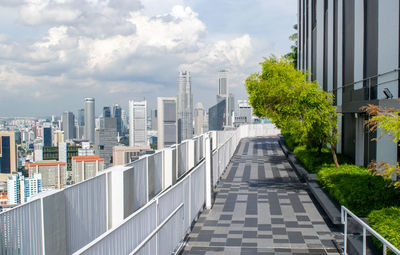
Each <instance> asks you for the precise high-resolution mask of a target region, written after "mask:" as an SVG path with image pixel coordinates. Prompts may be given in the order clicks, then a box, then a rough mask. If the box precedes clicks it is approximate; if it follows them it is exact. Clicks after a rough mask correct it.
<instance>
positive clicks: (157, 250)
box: [156, 198, 160, 254]
mask: <svg viewBox="0 0 400 255" xmlns="http://www.w3.org/2000/svg"><path fill="white" fill-rule="evenodd" d="M157 227H158V198H156V229H157ZM158 236H159V234H158V232H157V233H156V254H160V251H159V247H158Z"/></svg>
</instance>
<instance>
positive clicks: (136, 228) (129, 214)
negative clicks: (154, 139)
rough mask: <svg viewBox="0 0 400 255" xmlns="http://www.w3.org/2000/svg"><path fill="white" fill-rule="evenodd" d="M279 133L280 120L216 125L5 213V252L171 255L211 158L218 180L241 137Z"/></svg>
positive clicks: (1, 218)
mask: <svg viewBox="0 0 400 255" xmlns="http://www.w3.org/2000/svg"><path fill="white" fill-rule="evenodd" d="M278 133H279V130H278V129H276V127H275V126H274V125H273V124H255V125H242V126H240V127H238V128H237V129H235V130H231V131H211V132H208V133H207V134H203V135H201V136H198V137H195V138H192V139H189V140H186V141H183V142H182V143H181V144H179V145H175V146H172V147H171V148H166V149H163V150H161V151H157V152H156V153H155V154H152V155H146V156H143V157H141V158H140V159H139V160H137V161H135V162H134V163H132V164H128V165H125V166H117V167H112V168H109V169H106V170H104V171H103V172H102V173H99V175H98V176H96V177H93V178H91V179H89V180H86V181H84V182H81V183H77V184H75V185H73V186H71V187H69V188H66V189H63V190H61V191H58V192H55V193H53V194H49V195H44V196H43V197H42V198H40V199H39V200H35V201H32V202H29V203H26V204H23V205H21V206H19V207H16V208H15V209H12V210H10V211H7V212H4V213H0V255H2V254H7V255H10V254H47V253H48V254H52V253H57V254H73V253H75V252H77V253H83V254H101V253H103V254H129V253H131V252H133V251H134V250H135V249H137V250H136V251H137V253H138V254H170V253H171V252H172V251H173V250H174V249H175V248H176V247H177V246H178V245H179V243H180V242H181V241H182V239H183V238H184V236H185V234H186V233H187V231H188V230H189V229H190V225H191V223H192V222H193V220H194V219H195V218H196V217H197V215H198V213H199V212H200V211H201V210H202V208H203V206H204V203H205V196H206V193H207V192H206V184H205V183H206V181H205V179H206V177H205V176H206V175H207V174H209V171H206V170H205V169H206V165H207V164H206V163H207V162H208V164H209V165H207V166H208V167H209V168H211V169H212V170H211V173H212V177H211V178H212V182H210V186H211V183H212V184H214V186H215V184H216V182H217V180H218V179H219V177H220V176H221V174H222V173H223V171H224V169H225V168H226V167H227V165H228V164H229V161H230V158H231V157H232V155H233V153H234V152H235V149H236V147H237V146H238V144H239V142H240V139H241V138H246V137H255V136H269V135H276V134H278ZM207 137H208V139H206V138H207ZM206 140H207V141H208V142H209V145H210V146H209V147H210V150H211V152H210V154H211V155H209V158H210V159H209V160H208V161H207V160H206V157H205V149H204V148H205V147H206V143H205V141H206ZM211 158H212V159H211ZM179 161H181V162H179ZM181 204H182V206H181ZM174 210H177V211H176V212H175V213H174V214H172V212H174ZM169 216H170V217H169ZM182 217H183V218H182ZM182 219H183V220H182ZM177 226H179V229H178V227H177ZM55 230H57V231H55ZM173 231H175V232H174V234H173V235H171V233H172V232H173ZM128 236H129V237H130V238H128ZM141 244H142V245H141ZM83 247H86V248H83ZM102 248H106V249H102ZM79 251H80V252H79Z"/></svg>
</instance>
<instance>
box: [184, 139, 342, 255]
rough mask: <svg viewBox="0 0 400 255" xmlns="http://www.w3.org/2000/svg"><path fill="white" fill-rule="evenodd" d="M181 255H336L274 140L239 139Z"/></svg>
mask: <svg viewBox="0 0 400 255" xmlns="http://www.w3.org/2000/svg"><path fill="white" fill-rule="evenodd" d="M216 192H217V193H216V198H215V203H214V205H213V208H212V209H211V210H208V211H207V210H206V211H204V212H203V213H202V214H201V215H200V218H199V220H198V221H197V222H196V224H195V226H194V228H193V231H192V232H191V233H190V235H189V240H188V243H187V245H186V246H185V248H184V251H183V253H182V254H206V253H207V254H230V255H234V254H328V253H329V254H338V251H337V249H336V246H335V241H334V240H335V235H334V233H333V232H331V230H330V228H329V227H328V226H327V224H326V223H325V221H324V219H323V216H321V214H320V212H319V211H318V209H317V208H316V206H315V205H314V203H313V201H312V200H311V198H310V196H309V193H308V191H307V188H306V185H305V184H303V183H301V182H300V181H299V179H298V177H297V175H296V173H295V172H294V171H293V170H292V168H291V167H290V165H289V163H288V162H287V161H286V159H285V156H284V154H283V152H282V151H281V148H280V146H279V144H278V139H277V138H254V139H244V140H242V141H241V143H240V145H239V149H238V151H237V152H236V154H235V156H234V157H233V159H232V162H231V164H230V165H229V166H228V168H227V170H226V172H225V173H224V175H223V176H222V179H221V182H220V184H219V185H218V187H217V190H216Z"/></svg>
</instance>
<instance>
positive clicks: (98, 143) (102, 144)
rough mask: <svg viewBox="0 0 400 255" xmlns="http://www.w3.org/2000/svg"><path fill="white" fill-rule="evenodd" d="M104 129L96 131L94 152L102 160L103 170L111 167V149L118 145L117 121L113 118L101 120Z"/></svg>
mask: <svg viewBox="0 0 400 255" xmlns="http://www.w3.org/2000/svg"><path fill="white" fill-rule="evenodd" d="M103 119H104V128H102V129H96V132H95V146H94V149H95V152H96V155H99V156H100V157H101V158H103V159H104V168H107V167H109V166H111V164H112V162H113V159H112V148H113V147H114V146H117V145H118V141H117V136H118V133H117V121H116V119H115V118H103Z"/></svg>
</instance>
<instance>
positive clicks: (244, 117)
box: [234, 100, 253, 127]
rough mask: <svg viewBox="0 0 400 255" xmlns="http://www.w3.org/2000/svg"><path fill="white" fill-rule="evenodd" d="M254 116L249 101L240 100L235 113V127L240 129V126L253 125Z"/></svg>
mask: <svg viewBox="0 0 400 255" xmlns="http://www.w3.org/2000/svg"><path fill="white" fill-rule="evenodd" d="M252 116H253V108H252V107H251V105H250V103H249V101H247V100H238V108H237V111H235V120H234V126H235V127H238V126H239V125H240V124H244V123H251V122H252Z"/></svg>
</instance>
